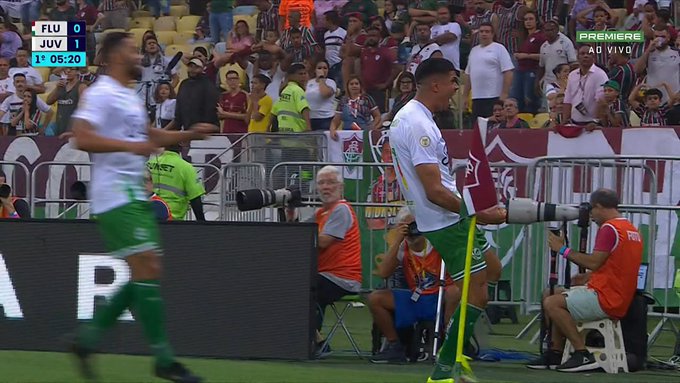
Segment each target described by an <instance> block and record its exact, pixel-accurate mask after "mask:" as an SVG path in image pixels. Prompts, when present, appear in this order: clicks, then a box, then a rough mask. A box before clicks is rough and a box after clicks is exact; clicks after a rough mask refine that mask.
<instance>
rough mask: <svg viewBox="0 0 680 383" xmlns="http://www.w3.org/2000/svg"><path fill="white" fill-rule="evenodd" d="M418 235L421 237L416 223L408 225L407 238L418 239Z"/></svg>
mask: <svg viewBox="0 0 680 383" xmlns="http://www.w3.org/2000/svg"><path fill="white" fill-rule="evenodd" d="M420 235H423V233H421V232H420V230H418V225H417V224H416V221H413V222H411V223H409V224H408V233H407V234H406V236H407V237H418V236H420Z"/></svg>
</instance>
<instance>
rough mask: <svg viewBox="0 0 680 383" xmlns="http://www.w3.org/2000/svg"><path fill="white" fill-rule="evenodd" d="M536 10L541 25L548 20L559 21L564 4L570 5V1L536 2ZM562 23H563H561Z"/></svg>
mask: <svg viewBox="0 0 680 383" xmlns="http://www.w3.org/2000/svg"><path fill="white" fill-rule="evenodd" d="M534 4H535V7H534V9H535V10H536V15H537V16H538V20H539V21H540V22H541V23H545V22H546V21H548V20H553V19H559V18H560V13H561V8H562V5H563V4H566V5H567V6H568V5H569V0H565V1H560V0H536V2H535V3H534ZM560 23H562V22H561V21H560Z"/></svg>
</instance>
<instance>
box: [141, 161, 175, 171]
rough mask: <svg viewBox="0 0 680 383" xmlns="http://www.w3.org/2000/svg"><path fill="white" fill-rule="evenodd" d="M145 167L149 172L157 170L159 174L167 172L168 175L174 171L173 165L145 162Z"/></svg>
mask: <svg viewBox="0 0 680 383" xmlns="http://www.w3.org/2000/svg"><path fill="white" fill-rule="evenodd" d="M146 167H147V168H148V169H149V170H158V171H161V172H169V173H172V171H173V170H174V169H175V166H174V165H168V164H159V163H158V162H147V164H146Z"/></svg>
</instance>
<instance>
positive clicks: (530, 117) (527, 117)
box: [517, 113, 534, 123]
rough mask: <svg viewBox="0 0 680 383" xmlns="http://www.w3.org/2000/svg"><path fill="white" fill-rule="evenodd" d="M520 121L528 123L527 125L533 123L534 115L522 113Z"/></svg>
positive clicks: (519, 115)
mask: <svg viewBox="0 0 680 383" xmlns="http://www.w3.org/2000/svg"><path fill="white" fill-rule="evenodd" d="M517 117H519V118H520V119H522V120H524V121H526V122H527V123H529V122H531V120H533V119H534V115H533V114H531V113H520V114H518V115H517Z"/></svg>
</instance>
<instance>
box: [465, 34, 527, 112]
mask: <svg viewBox="0 0 680 383" xmlns="http://www.w3.org/2000/svg"><path fill="white" fill-rule="evenodd" d="M478 34H479V45H476V46H474V47H473V48H472V50H471V51H470V58H469V59H468V65H467V68H466V69H465V74H467V75H468V81H466V82H465V91H464V92H463V100H465V109H467V103H468V99H469V95H470V91H472V117H473V121H476V119H477V117H489V116H491V115H492V114H493V105H494V104H495V103H496V101H498V100H499V99H501V100H505V99H506V98H508V93H509V92H510V86H511V85H512V74H513V69H515V66H514V65H513V63H512V59H511V58H510V54H509V53H508V50H507V49H505V47H504V46H502V45H501V44H499V43H496V42H494V41H493V36H494V30H493V25H491V23H483V24H482V25H480V27H479V32H478Z"/></svg>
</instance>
